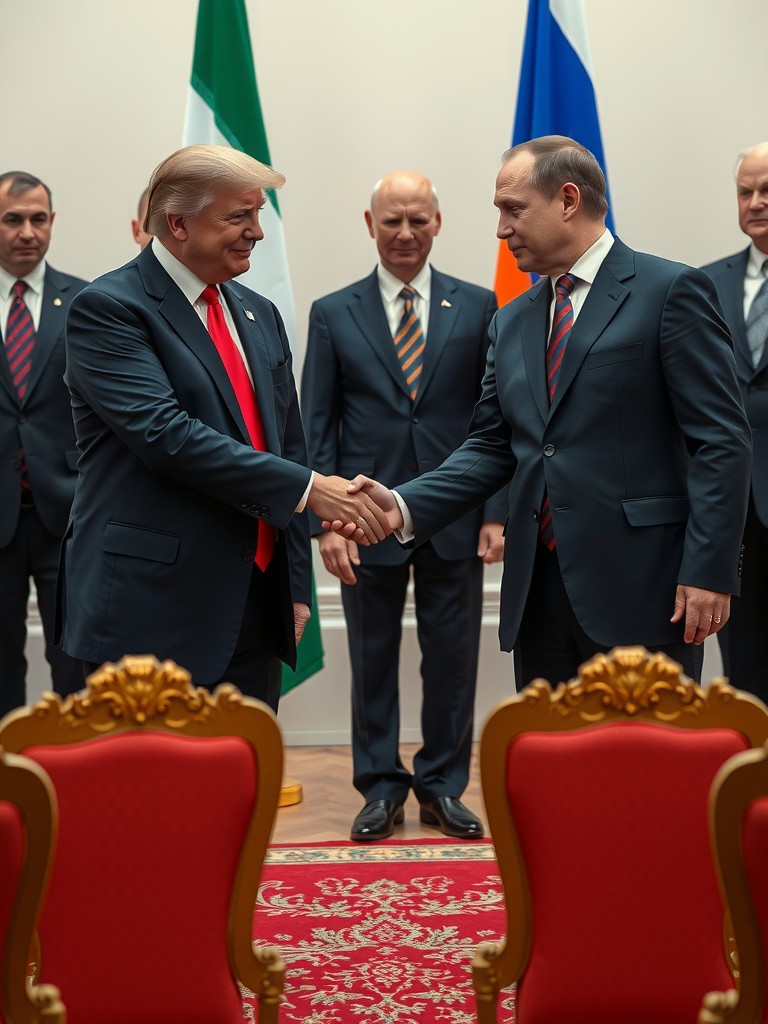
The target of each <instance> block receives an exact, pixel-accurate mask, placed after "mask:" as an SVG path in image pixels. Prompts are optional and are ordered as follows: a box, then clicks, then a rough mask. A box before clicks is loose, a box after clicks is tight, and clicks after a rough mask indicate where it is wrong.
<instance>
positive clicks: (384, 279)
mask: <svg viewBox="0 0 768 1024" xmlns="http://www.w3.org/2000/svg"><path fill="white" fill-rule="evenodd" d="M377 270H378V275H379V290H380V291H381V297H382V299H383V300H384V304H385V305H391V304H392V303H393V302H394V301H395V299H397V298H398V297H399V295H400V292H401V291H402V288H403V284H404V283H405V282H403V281H401V280H400V278H399V277H395V275H394V274H390V272H389V271H388V270H386V269H385V268H384V267H382V265H381V264H380V263H379V264H378V266H377ZM408 284H409V286H410V287H411V288H413V290H414V291H415V292H416V294H417V295H418V297H419V298H420V299H421V300H422V302H426V303H427V304H428V303H429V296H430V293H431V291H432V267H431V266H430V265H429V263H425V264H424V266H423V267H422V268H421V270H420V271H419V272H418V274H417V275H416V277H414V278H413V280H412V281H409V282H408Z"/></svg>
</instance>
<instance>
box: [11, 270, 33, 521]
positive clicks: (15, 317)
mask: <svg viewBox="0 0 768 1024" xmlns="http://www.w3.org/2000/svg"><path fill="white" fill-rule="evenodd" d="M26 290H27V282H26V281H16V282H15V283H14V285H13V288H12V289H11V291H12V292H13V299H12V301H11V306H10V309H9V310H8V321H7V323H6V326H5V354H6V356H7V357H8V366H9V367H10V370H11V380H12V381H13V386H14V387H15V388H16V393H17V395H18V396H19V402H21V401H22V400H23V398H24V395H25V394H26V392H27V383H28V380H29V371H30V370H31V369H32V350H33V349H34V347H35V325H34V322H33V320H32V315H31V313H30V312H29V309H28V308H27V304H26V302H25V301H24V292H25V291H26ZM19 461H20V462H21V489H22V491H29V474H28V473H27V462H26V459H25V458H24V452H23V451H20V452H19ZM24 500H27V501H28V500H29V499H28V498H27V499H24V498H22V501H24Z"/></svg>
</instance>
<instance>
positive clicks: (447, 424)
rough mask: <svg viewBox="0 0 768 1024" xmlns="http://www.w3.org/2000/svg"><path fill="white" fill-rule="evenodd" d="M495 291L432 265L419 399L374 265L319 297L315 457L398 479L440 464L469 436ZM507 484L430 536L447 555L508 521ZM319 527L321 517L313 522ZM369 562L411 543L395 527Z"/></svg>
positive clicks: (386, 558) (398, 554)
mask: <svg viewBox="0 0 768 1024" xmlns="http://www.w3.org/2000/svg"><path fill="white" fill-rule="evenodd" d="M495 310H496V297H495V296H494V294H493V292H491V291H489V290H488V289H487V288H480V287H478V286H477V285H473V284H468V283H467V282H466V281H460V280H458V279H457V278H455V277H448V276H447V275H446V274H441V273H439V272H438V271H436V270H434V269H433V270H432V284H431V299H430V314H429V323H428V325H427V344H426V348H425V350H424V368H423V371H422V377H421V384H420V385H419V391H418V394H417V396H416V400H415V401H413V402H412V401H411V397H410V395H409V393H408V389H407V387H406V383H405V378H404V376H403V372H402V370H401V368H400V364H399V362H398V360H397V355H396V353H395V347H394V345H393V344H392V335H391V333H390V329H389V324H388V322H387V317H386V314H385V312H384V306H383V304H382V301H381V292H380V290H379V283H378V274H377V272H376V271H375V270H374V271H373V273H372V274H370V275H369V276H368V277H366V278H364V279H363V280H362V281H358V282H356V283H355V284H352V285H349V286H348V287H346V288H342V289H341V291H338V292H334V293H333V294H331V295H326V296H325V297H324V298H322V299H319V300H318V301H317V302H315V303H314V305H313V306H312V309H311V311H310V316H309V338H308V341H307V354H306V359H305V361H304V372H303V375H302V388H301V411H302V416H303V419H304V425H305V428H306V432H307V443H308V446H309V452H310V463H311V465H312V466H313V467H314V468H315V469H317V470H319V471H320V472H322V473H326V474H333V473H338V474H340V475H341V476H349V477H352V476H355V475H356V474H357V473H364V474H365V475H366V476H371V477H374V478H375V479H377V480H379V481H381V483H383V484H385V485H388V486H392V485H394V484H395V483H398V482H399V481H401V480H411V479H413V478H414V477H417V476H419V475H420V474H421V473H426V472H428V471H429V470H431V469H434V468H435V467H436V466H438V465H439V464H440V463H441V462H442V460H443V459H444V458H445V457H446V455H448V454H449V452H451V451H453V449H454V448H456V447H457V445H459V444H460V443H461V442H462V440H463V439H464V437H465V436H466V432H467V427H468V425H469V421H470V419H471V416H472V410H473V409H474V406H475V403H476V401H477V400H478V398H479V397H480V382H481V380H482V375H483V370H484V368H485V357H486V352H487V349H488V325H489V323H490V321H491V318H492V316H493V314H494V312H495ZM506 513H507V509H506V494H502V495H501V496H494V497H492V498H490V499H489V500H488V501H486V500H485V499H484V496H483V495H482V494H478V496H477V501H476V502H475V503H474V510H473V511H471V512H469V514H466V515H464V516H463V517H462V518H461V519H460V520H458V521H457V522H455V523H451V524H449V525H446V526H445V527H444V529H442V530H440V531H439V532H438V533H436V534H435V536H433V537H432V543H433V546H434V548H435V551H436V552H437V554H438V555H439V556H440V557H441V558H445V559H459V558H471V557H472V556H473V555H475V554H476V553H477V541H478V534H479V531H480V526H481V525H482V523H483V522H504V519H505V518H506ZM319 531H320V524H319V523H318V522H317V521H315V522H314V527H313V532H314V533H318V532H319ZM359 554H360V560H361V562H363V563H364V564H369V565H395V564H397V563H399V562H403V561H405V560H406V559H407V558H408V557H409V555H408V551H407V550H405V549H404V548H403V547H401V546H400V545H399V544H398V543H397V541H396V540H395V539H394V537H390V538H389V539H388V540H386V541H384V542H383V543H381V544H376V545H372V546H371V547H361V548H360V549H359Z"/></svg>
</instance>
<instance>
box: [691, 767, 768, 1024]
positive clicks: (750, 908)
mask: <svg viewBox="0 0 768 1024" xmlns="http://www.w3.org/2000/svg"><path fill="white" fill-rule="evenodd" d="M761 798H768V748H766V747H761V748H760V749H759V750H747V751H745V752H744V753H743V754H737V755H736V756H735V757H732V758H731V759H730V760H729V761H727V762H726V763H725V764H724V765H723V767H722V768H721V769H720V771H719V772H718V773H717V775H716V777H715V781H714V783H713V784H712V793H711V796H710V807H709V814H710V836H711V839H712V849H713V853H714V857H715V865H716V868H717V876H718V881H719V883H720V890H721V892H722V894H723V901H724V902H725V905H726V907H727V908H728V912H729V914H730V919H731V923H732V926H733V936H734V940H735V943H736V948H737V949H738V955H739V972H738V976H737V978H736V983H737V989H736V990H734V989H731V990H730V991H728V992H710V993H708V994H707V996H706V997H705V999H704V1004H703V1006H702V1010H701V1013H700V1015H699V1024H726V1022H727V1024H758V1021H760V1020H762V1019H764V1016H765V953H764V949H763V939H762V937H761V928H760V924H759V921H758V916H757V913H756V908H755V898H754V895H753V894H752V892H751V890H750V885H749V878H748V875H747V868H746V864H745V861H744V855H743V824H744V818H745V815H746V813H747V811H748V809H749V807H750V805H751V804H752V803H753V802H754V801H756V800H760V799H761ZM765 856H766V871H767V872H768V850H766V851H765ZM766 917H768V908H766V910H765V911H764V912H763V914H762V918H763V920H764V921H765V919H766Z"/></svg>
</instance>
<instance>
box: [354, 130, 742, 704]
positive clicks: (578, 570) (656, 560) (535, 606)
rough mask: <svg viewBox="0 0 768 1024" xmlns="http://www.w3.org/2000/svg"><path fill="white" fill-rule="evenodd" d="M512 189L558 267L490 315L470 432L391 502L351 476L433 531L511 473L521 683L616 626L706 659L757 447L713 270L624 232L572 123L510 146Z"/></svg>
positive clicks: (541, 250)
mask: <svg viewBox="0 0 768 1024" xmlns="http://www.w3.org/2000/svg"><path fill="white" fill-rule="evenodd" d="M495 204H496V206H497V208H498V211H499V227H498V232H497V233H498V236H499V238H502V239H505V240H506V242H507V245H508V246H509V248H510V250H511V252H512V253H513V255H514V256H515V258H516V260H517V263H518V266H519V267H520V268H521V269H522V270H525V271H535V272H536V273H538V274H540V275H542V280H541V281H540V282H539V283H538V284H537V285H535V286H534V287H533V288H531V289H530V290H529V291H528V292H526V293H524V294H523V295H521V296H519V297H518V298H517V299H515V300H514V301H512V302H510V303H509V304H508V305H506V306H504V307H503V308H502V309H500V310H499V312H498V314H497V315H496V317H495V319H494V322H493V324H492V325H491V347H490V349H489V353H488V367H487V370H486V374H485V378H484V381H483V393H482V397H481V399H480V401H479V402H478V404H477V408H476V409H475V414H474V417H473V419H472V425H471V428H470V433H469V435H468V437H467V439H466V440H465V442H464V444H463V445H462V446H461V447H460V448H459V449H458V450H457V451H456V452H454V453H453V454H452V455H451V456H450V457H449V458H448V459H447V461H446V462H444V463H443V465H442V466H441V467H439V468H438V469H437V470H435V471H434V472H432V473H428V474H425V475H424V476H421V477H419V478H418V479H417V480H412V481H409V482H407V483H405V484H403V485H402V486H401V487H398V489H397V490H398V494H399V503H398V505H396V506H395V507H394V508H393V507H392V503H393V496H390V495H389V494H388V493H387V492H386V489H385V488H384V487H381V486H380V485H376V484H371V483H370V482H366V481H365V480H364V479H360V480H358V481H356V482H355V483H353V488H355V487H362V488H364V489H365V490H366V491H367V492H368V493H369V494H371V496H372V497H374V498H375V500H376V501H377V503H378V504H379V505H380V506H381V507H383V508H385V509H388V515H389V517H390V525H391V526H393V527H395V528H396V529H400V528H401V527H404V532H403V533H401V534H400V536H401V537H402V538H403V539H404V540H407V539H409V537H410V536H412V535H413V536H415V540H416V542H417V543H421V542H423V541H425V540H427V539H429V537H431V536H433V535H434V534H435V533H436V532H437V531H438V530H440V529H442V528H443V527H444V526H446V525H447V524H448V523H449V522H451V521H452V520H454V519H455V518H456V517H457V516H459V515H463V514H465V513H466V511H467V509H469V508H472V507H473V506H474V505H475V504H476V502H477V501H478V499H479V498H482V497H483V496H484V495H489V494H492V493H493V492H494V491H496V490H497V489H498V488H499V487H500V486H501V485H502V484H503V483H505V482H506V481H511V484H510V491H509V495H510V497H509V517H508V520H507V528H506V545H505V551H504V563H505V571H504V578H503V581H502V590H501V614H500V629H499V635H500V640H501V646H502V648H503V649H504V650H510V649H512V648H514V652H515V677H516V680H517V684H518V686H524V685H527V684H528V683H530V682H531V681H532V680H533V679H535V678H537V677H539V676H541V677H543V678H545V679H548V680H550V681H551V682H552V683H555V684H556V683H558V682H560V681H562V680H567V679H570V678H571V677H572V676H574V675H575V674H576V671H577V669H578V666H579V665H580V664H581V663H582V662H583V661H585V660H587V659H588V658H589V657H591V656H592V655H594V654H595V653H597V652H599V651H605V650H609V649H610V648H611V647H614V646H616V645H619V644H620V645H627V644H629V645H631V644H642V645H643V646H645V647H647V648H648V649H649V650H659V651H663V652H664V653H666V654H667V655H668V656H670V657H672V658H674V659H675V660H676V661H678V662H680V663H681V664H682V666H683V668H684V670H685V672H686V673H687V674H688V675H689V676H692V677H694V678H698V676H699V674H700V671H701V657H700V655H701V644H703V642H704V640H705V638H706V637H707V636H709V635H711V634H712V633H715V632H717V630H718V629H719V628H720V626H722V625H723V624H724V623H725V622H726V621H727V619H728V613H729V606H730V595H731V594H736V593H738V590H739V571H740V566H739V552H740V547H741V536H742V530H743V525H744V519H745V515H746V507H747V497H748V492H749V473H750V461H751V459H750V456H751V449H750V432H749V424H748V423H747V419H746V416H745V414H744V408H743V405H742V403H741V399H740V396H739V388H738V384H737V381H736V366H735V362H734V357H733V349H732V342H731V339H730V336H729V334H728V330H727V327H726V325H725V323H724V321H723V319H722V316H721V313H720V308H719V304H718V302H717V294H716V292H715V288H714V286H713V284H712V281H711V280H710V278H708V277H707V275H706V274H704V273H703V272H702V271H700V270H695V269H693V268H692V267H687V266H685V265H683V264H681V263H673V262H671V261H670V260H664V259H660V258H659V257H657V256H650V255H647V254H645V253H640V252H635V251H634V250H632V249H630V248H629V247H628V246H626V245H624V243H623V242H621V241H619V239H617V238H614V237H613V236H612V235H611V233H610V231H608V230H607V229H606V227H605V214H606V212H607V208H608V207H607V202H606V190H605V179H604V177H603V173H602V171H601V170H600V167H599V165H598V163H597V161H596V160H595V158H594V157H593V155H592V154H591V153H590V152H589V151H588V150H586V149H584V147H583V146H580V145H579V144H578V143H576V142H574V141H573V140H572V139H568V138H564V137H562V136H547V137H543V138H539V139H533V140H531V141H530V142H526V143H522V144H521V145H519V146H516V147H514V148H513V149H511V150H510V151H509V152H508V153H507V154H506V155H505V158H504V162H503V165H502V168H501V170H500V172H499V174H498V177H497V179H496V197H495ZM394 500H397V499H394ZM348 526H351V524H348ZM336 528H338V529H342V530H343V529H345V527H344V525H343V524H336Z"/></svg>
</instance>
